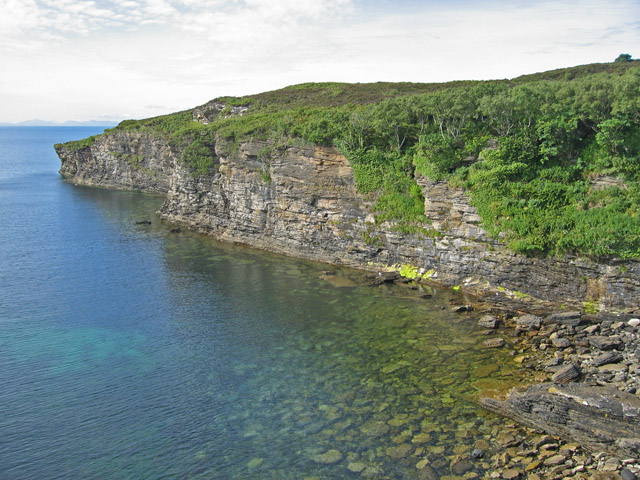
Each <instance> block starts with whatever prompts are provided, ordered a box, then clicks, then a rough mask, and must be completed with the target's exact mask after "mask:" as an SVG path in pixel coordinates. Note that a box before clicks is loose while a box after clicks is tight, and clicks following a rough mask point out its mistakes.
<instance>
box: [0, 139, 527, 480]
mask: <svg viewBox="0 0 640 480" xmlns="http://www.w3.org/2000/svg"><path fill="white" fill-rule="evenodd" d="M102 130H103V129H102V128H97V127H90V128H89V127H5V128H0V219H1V222H2V224H1V227H0V478H1V479H4V480H54V479H61V480H75V479H77V480H89V479H96V480H122V479H136V480H142V479H225V480H226V479H343V478H362V477H366V478H390V479H405V478H406V479H411V478H426V477H425V476H424V475H425V474H424V468H425V465H428V466H429V472H430V475H433V474H437V475H439V476H445V475H451V462H452V459H453V458H454V457H455V456H456V455H458V456H459V455H467V456H468V454H469V452H470V451H471V450H472V449H474V448H475V447H476V446H477V445H478V441H479V440H481V439H486V438H489V437H490V436H491V434H492V432H493V433H494V434H495V432H496V430H499V429H500V428H501V426H502V425H504V423H505V421H504V420H502V419H501V418H499V417H497V416H494V415H493V414H490V413H488V412H485V411H484V410H482V409H481V408H480V407H479V406H478V405H477V398H478V396H479V395H483V394H486V393H487V392H498V391H503V390H505V389H506V388H508V387H510V386H512V385H514V384H517V383H518V382H520V381H521V373H520V370H519V369H518V368H516V367H514V365H515V363H514V362H513V358H512V356H511V353H512V352H509V350H508V349H502V350H495V349H491V350H487V349H484V348H482V341H483V340H485V339H486V336H485V335H484V334H483V333H484V332H483V331H482V329H480V328H478V326H477V321H478V318H479V315H480V314H479V313H475V312H466V313H454V312H452V309H451V305H452V304H456V303H457V304H459V303H464V302H465V301H467V299H465V298H463V297H461V296H460V295H459V293H457V292H454V291H451V290H450V289H449V290H447V289H436V288H433V287H428V286H423V285H421V286H415V285H382V286H376V285H373V284H372V281H371V278H369V274H368V273H365V272H362V271H358V270H351V269H346V268H341V267H335V266H331V265H327V264H321V263H314V262H309V261H304V260H298V259H295V258H289V257H284V256H280V255H275V254H271V253H267V252H263V251H256V250H252V249H250V248H247V247H243V246H238V245H228V244H222V243H218V242H216V241H214V240H213V239H211V238H208V237H205V236H202V235H198V234H195V233H191V232H188V231H177V230H176V229H175V228H173V227H172V226H171V225H168V224H165V223H163V222H162V221H161V220H160V219H159V218H158V216H157V215H156V213H155V212H156V211H157V210H158V209H159V208H160V206H161V205H162V202H163V198H162V197H161V196H155V195H149V194H144V193H140V192H131V191H118V190H110V189H104V188H96V187H85V186H79V185H75V184H73V183H71V182H67V181H65V180H63V179H62V178H61V176H60V175H59V174H58V173H57V172H58V169H59V167H60V162H59V159H58V158H57V156H56V154H55V151H54V149H53V145H54V144H55V143H59V142H65V141H68V140H74V139H81V138H85V137H87V136H90V135H95V134H98V133H100V132H101V131H102ZM416 465H418V466H416ZM485 466H486V465H485ZM483 468H484V467H483V466H482V461H481V460H478V461H477V464H475V465H474V467H473V469H472V471H475V472H477V473H478V474H479V475H482V474H483V472H484V470H483ZM429 478H433V477H429Z"/></svg>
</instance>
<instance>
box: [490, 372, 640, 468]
mask: <svg viewBox="0 0 640 480" xmlns="http://www.w3.org/2000/svg"><path fill="white" fill-rule="evenodd" d="M481 403H482V405H483V406H484V407H485V408H487V409H488V410H491V411H493V412H496V413H499V414H501V415H505V416H507V417H510V418H512V419H514V420H516V421H518V422H520V423H523V424H525V425H529V426H531V427H533V428H539V429H542V430H544V431H546V432H547V433H551V434H555V435H560V436H563V437H570V438H572V439H574V440H575V441H577V442H578V443H580V444H581V445H582V446H584V447H586V448H589V449H591V450H592V451H594V452H598V451H607V452H609V453H611V454H615V455H622V456H627V457H631V458H637V457H638V456H639V455H640V442H638V438H640V399H639V398H638V397H637V396H636V395H632V394H630V393H626V392H621V391H619V390H618V389H616V388H615V387H609V386H597V387H593V386H589V385H586V384H583V383H569V384H566V385H558V384H553V383H543V384H540V385H535V386H533V387H530V388H529V389H528V390H526V391H524V392H521V391H518V390H513V391H512V392H510V393H509V395H508V396H507V398H506V400H504V401H499V400H496V399H483V400H482V402H481Z"/></svg>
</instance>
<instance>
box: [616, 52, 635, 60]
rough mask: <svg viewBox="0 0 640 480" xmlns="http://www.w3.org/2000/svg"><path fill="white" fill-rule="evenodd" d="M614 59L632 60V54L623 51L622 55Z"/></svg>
mask: <svg viewBox="0 0 640 480" xmlns="http://www.w3.org/2000/svg"><path fill="white" fill-rule="evenodd" d="M614 61H615V62H630V61H631V55H629V54H628V53H621V54H620V55H618V57H617V58H616V59H615V60H614Z"/></svg>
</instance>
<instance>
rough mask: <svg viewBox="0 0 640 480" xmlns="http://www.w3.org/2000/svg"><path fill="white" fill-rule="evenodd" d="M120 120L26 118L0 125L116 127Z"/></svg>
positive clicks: (0, 125) (0, 124)
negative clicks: (55, 120)
mask: <svg viewBox="0 0 640 480" xmlns="http://www.w3.org/2000/svg"><path fill="white" fill-rule="evenodd" d="M118 123H120V122H114V121H106V120H87V121H85V122H76V121H73V120H68V121H66V122H48V121H46V120H38V119H34V120H25V121H24V122H18V123H0V127H115V126H116V125H117V124H118Z"/></svg>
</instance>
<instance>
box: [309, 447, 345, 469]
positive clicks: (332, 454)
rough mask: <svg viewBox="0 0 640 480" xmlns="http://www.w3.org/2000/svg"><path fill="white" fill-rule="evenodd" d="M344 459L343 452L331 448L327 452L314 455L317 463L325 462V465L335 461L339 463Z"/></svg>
mask: <svg viewBox="0 0 640 480" xmlns="http://www.w3.org/2000/svg"><path fill="white" fill-rule="evenodd" d="M340 460H342V454H341V453H340V452H339V451H338V450H335V449H333V450H329V451H327V452H325V453H322V454H319V455H314V456H313V461H314V462H316V463H323V464H325V465H331V464H334V463H338V462H339V461H340Z"/></svg>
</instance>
